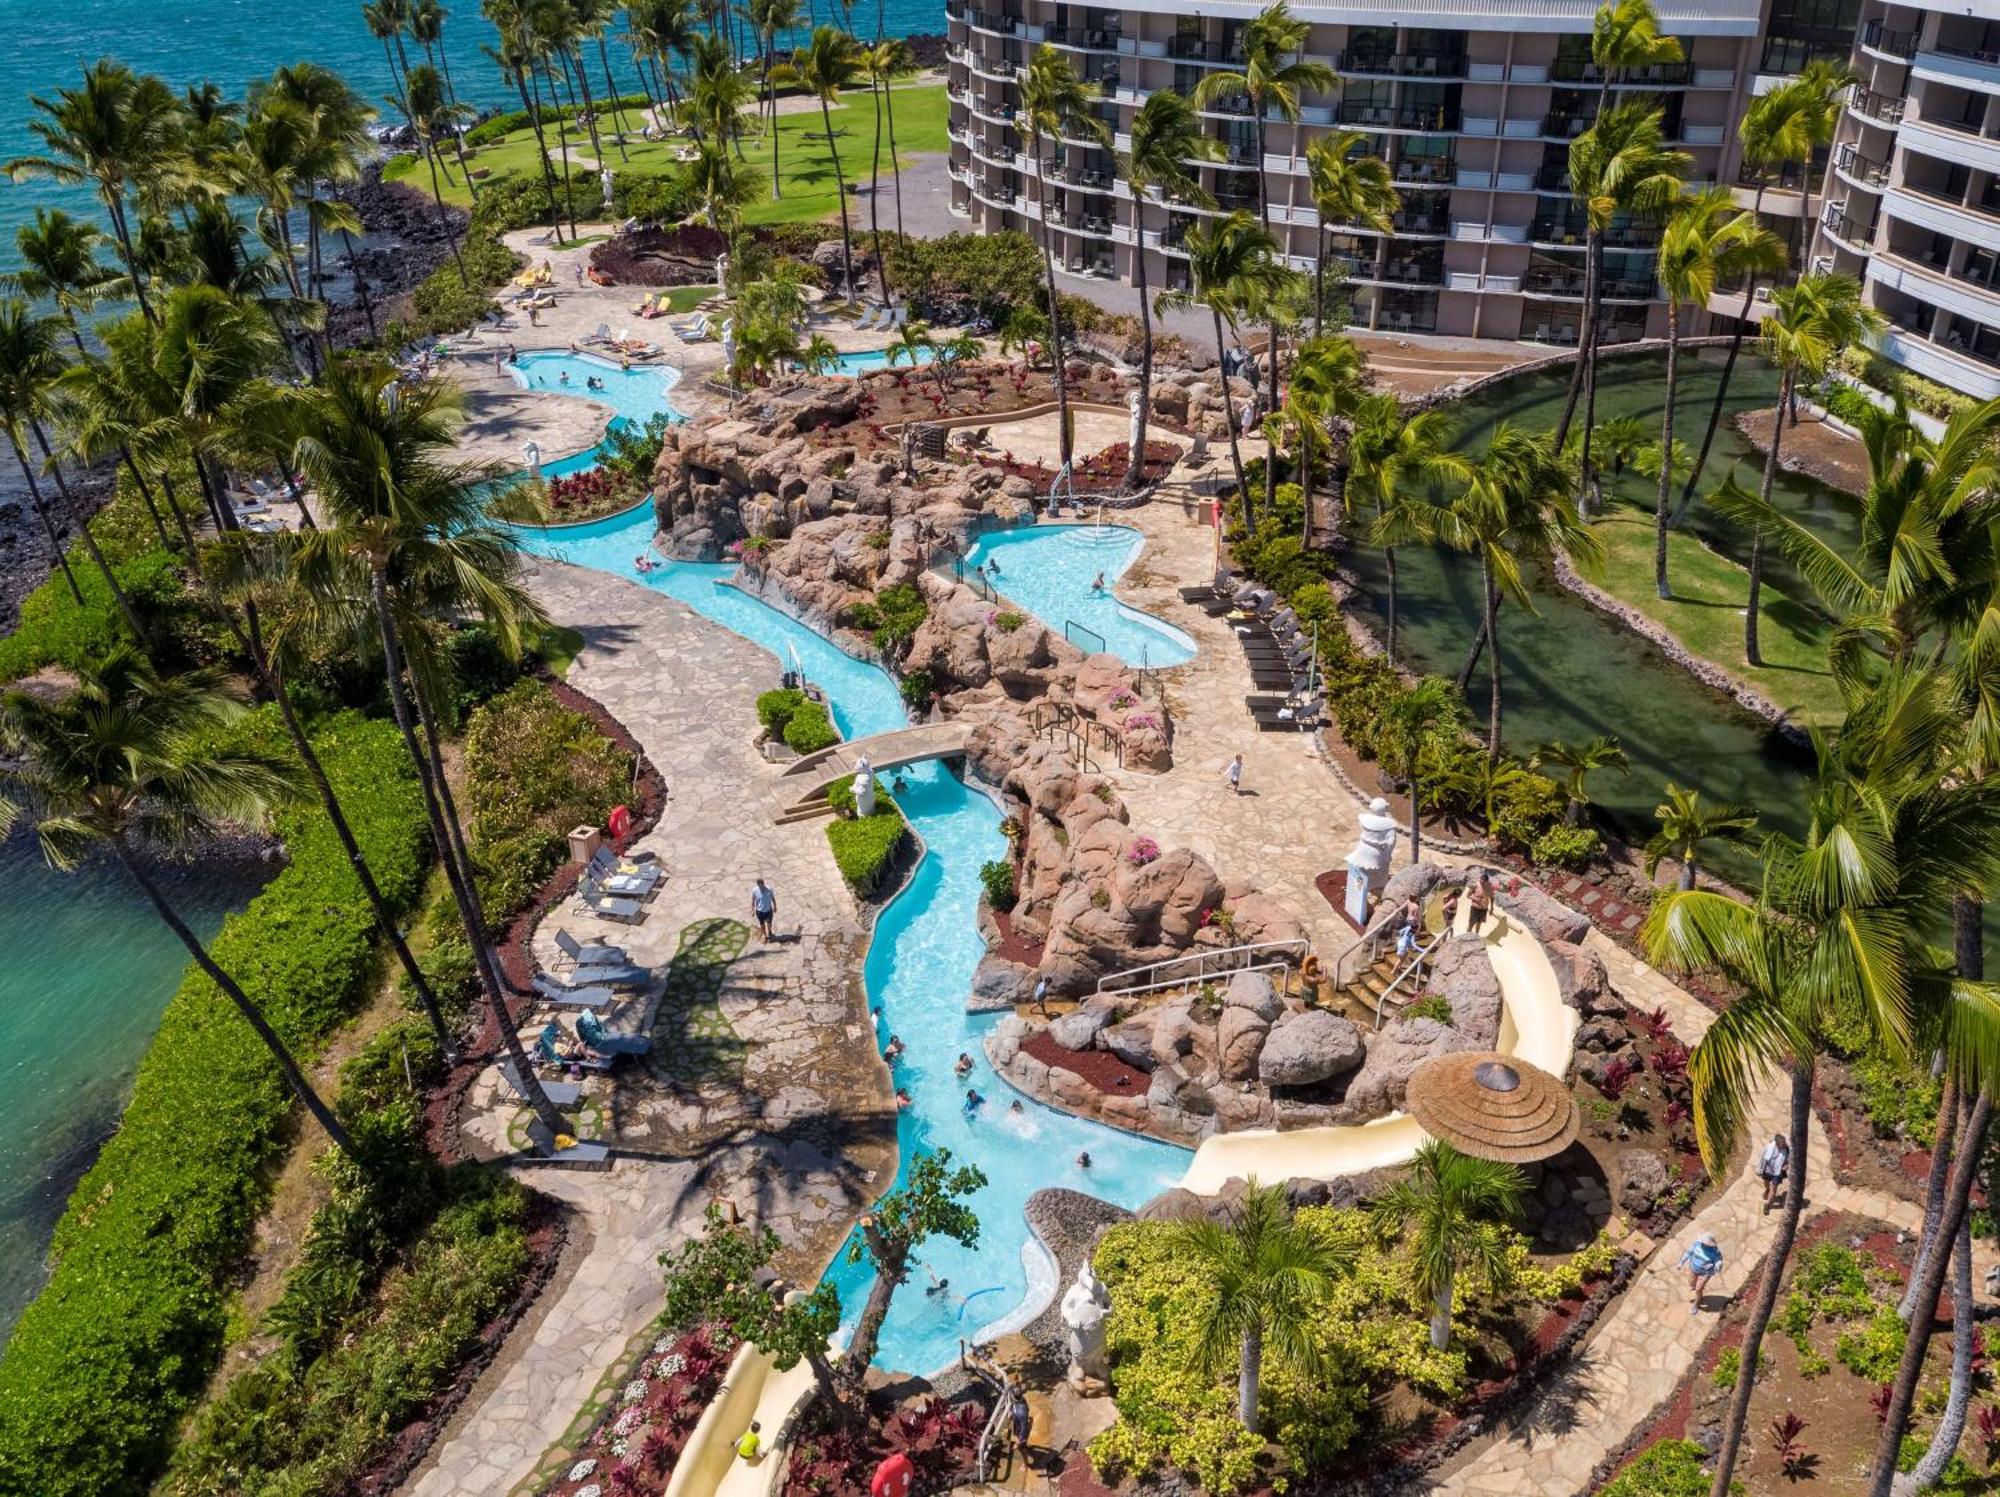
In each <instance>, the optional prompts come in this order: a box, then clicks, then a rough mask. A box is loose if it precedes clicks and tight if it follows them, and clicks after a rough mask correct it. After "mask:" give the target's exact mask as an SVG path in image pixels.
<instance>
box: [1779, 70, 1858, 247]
mask: <svg viewBox="0 0 2000 1497" xmlns="http://www.w3.org/2000/svg"><path fill="white" fill-rule="evenodd" d="M1860 81H1861V80H1860V79H1859V78H1857V77H1856V76H1855V75H1854V74H1853V73H1852V72H1851V71H1850V70H1849V69H1848V68H1847V66H1846V65H1845V64H1844V63H1838V62H1829V61H1828V60H1827V59H1825V58H1823V57H1816V58H1814V59H1813V60H1812V61H1811V62H1809V63H1807V64H1806V65H1805V66H1804V67H1803V68H1801V69H1800V70H1799V72H1798V76H1797V77H1795V78H1794V79H1792V84H1793V86H1794V87H1796V88H1797V89H1798V91H1799V93H1800V95H1801V97H1802V98H1803V100H1804V106H1803V108H1802V110H1801V119H1802V120H1803V122H1804V125H1805V133H1806V138H1807V139H1808V140H1810V141H1811V142H1812V147H1811V149H1810V150H1809V151H1808V152H1807V153H1806V161H1805V164H1806V171H1805V173H1804V175H1803V176H1801V177H1800V178H1799V196H1800V203H1799V210H1800V211H1799V225H1800V229H1799V232H1800V237H1801V239H1802V240H1804V239H1805V236H1807V235H1810V234H1811V233H1812V224H1813V214H1812V185H1813V172H1812V165H1813V159H1812V158H1813V156H1814V155H1816V154H1817V153H1818V152H1820V151H1823V150H1825V149H1826V148H1827V147H1828V146H1830V145H1832V144H1833V137H1834V135H1835V133H1836V132H1837V131H1838V130H1839V128H1840V111H1841V107H1842V106H1843V105H1844V104H1845V103H1846V101H1847V96H1848V91H1849V90H1850V89H1852V88H1853V87H1854V86H1855V84H1857V83H1859V82H1860ZM1801 248H1803V244H1802V245H1801Z"/></svg>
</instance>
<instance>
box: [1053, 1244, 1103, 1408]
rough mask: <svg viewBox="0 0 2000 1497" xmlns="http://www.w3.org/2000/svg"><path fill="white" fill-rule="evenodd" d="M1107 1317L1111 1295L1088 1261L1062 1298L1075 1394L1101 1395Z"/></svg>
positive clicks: (1070, 1372)
mask: <svg viewBox="0 0 2000 1497" xmlns="http://www.w3.org/2000/svg"><path fill="white" fill-rule="evenodd" d="M1110 1313H1111V1292H1110V1291H1109V1290H1108V1289H1106V1288H1105V1287H1104V1285H1103V1284H1102V1283H1101V1282H1100V1281H1099V1279H1098V1277H1097V1275H1096V1274H1094V1273H1092V1272H1091V1268H1090V1260H1089V1259H1088V1258H1086V1259H1084V1261H1083V1266H1082V1267H1080V1268H1078V1269H1077V1271H1076V1282H1075V1283H1073V1284H1071V1285H1070V1286H1069V1289H1068V1291H1067V1292H1066V1293H1064V1295H1063V1297H1062V1321H1063V1325H1064V1326H1065V1327H1066V1328H1067V1329H1068V1331H1069V1381H1070V1386H1071V1387H1073V1388H1075V1389H1076V1390H1077V1391H1078V1392H1079V1393H1101V1392H1102V1391H1104V1389H1105V1387H1106V1386H1107V1380H1108V1379H1109V1377H1110V1375H1111V1364H1110V1362H1109V1360H1108V1359H1107V1358H1106V1356H1105V1352H1104V1334H1105V1333H1104V1317H1105V1316H1107V1315H1109V1314H1110Z"/></svg>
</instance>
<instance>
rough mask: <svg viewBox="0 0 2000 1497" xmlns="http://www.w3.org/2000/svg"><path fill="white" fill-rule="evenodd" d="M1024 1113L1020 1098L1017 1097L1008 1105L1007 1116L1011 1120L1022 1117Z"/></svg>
mask: <svg viewBox="0 0 2000 1497" xmlns="http://www.w3.org/2000/svg"><path fill="white" fill-rule="evenodd" d="M1022 1111H1023V1109H1022V1107H1021V1099H1020V1098H1019V1097H1016V1098H1015V1099H1014V1100H1013V1101H1012V1102H1010V1103H1008V1104H1007V1116H1008V1117H1010V1118H1018V1117H1020V1116H1021V1114H1022Z"/></svg>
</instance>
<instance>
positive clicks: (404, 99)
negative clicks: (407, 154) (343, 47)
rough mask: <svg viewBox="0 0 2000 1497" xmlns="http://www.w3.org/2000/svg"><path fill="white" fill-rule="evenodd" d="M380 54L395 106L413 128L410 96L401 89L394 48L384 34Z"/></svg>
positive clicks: (413, 121) (400, 76)
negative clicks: (387, 73) (385, 66)
mask: <svg viewBox="0 0 2000 1497" xmlns="http://www.w3.org/2000/svg"><path fill="white" fill-rule="evenodd" d="M382 56H383V58H384V59H385V60H386V61H387V62H388V64H389V87H390V88H392V89H394V90H395V93H396V107H397V108H398V109H400V110H402V111H403V118H404V119H405V120H406V121H408V122H409V124H410V127H411V128H412V129H415V128H416V119H415V116H413V115H412V114H411V113H410V96H409V95H408V94H407V93H405V92H404V91H403V75H402V73H401V71H400V70H398V68H397V67H396V49H395V48H394V47H392V46H390V45H389V38H388V37H386V36H385V37H383V38H382Z"/></svg>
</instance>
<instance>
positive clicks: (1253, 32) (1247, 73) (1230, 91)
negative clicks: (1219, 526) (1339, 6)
mask: <svg viewBox="0 0 2000 1497" xmlns="http://www.w3.org/2000/svg"><path fill="white" fill-rule="evenodd" d="M1311 34H1312V27H1311V25H1310V24H1309V23H1308V22H1305V21H1302V20H1300V19H1299V18H1298V17H1296V16H1294V15H1293V14H1292V12H1291V8H1290V6H1288V5H1287V4H1286V3H1285V0H1276V3H1275V4H1272V5H1267V6H1266V7H1264V9H1262V10H1260V11H1258V12H1257V14H1256V15H1254V16H1252V17H1251V18H1250V19H1249V20H1248V21H1246V22H1245V23H1244V25H1243V32H1242V47H1243V70H1242V71H1241V72H1227V71H1216V72H1212V73H1210V74H1209V75H1208V76H1207V77H1206V78H1204V79H1202V80H1201V82H1200V84H1199V85H1197V86H1196V88H1195V91H1194V102H1195V104H1196V106H1197V107H1198V108H1202V109H1209V108H1212V107H1214V106H1215V105H1216V104H1218V103H1221V102H1222V101H1223V100H1226V99H1242V100H1243V101H1244V102H1245V103H1246V104H1247V105H1248V106H1249V113H1250V116H1251V119H1252V120H1253V121H1254V122H1255V124H1256V127H1257V218H1258V221H1259V222H1260V223H1262V224H1263V226H1264V232H1265V233H1266V234H1269V233H1270V232H1271V191H1270V182H1271V176H1272V174H1271V173H1270V172H1268V171H1267V170H1265V161H1264V158H1265V156H1266V154H1267V153H1268V149H1269V140H1268V131H1269V128H1270V118H1271V115H1272V114H1273V113H1274V112H1275V113H1276V114H1277V116H1278V117H1279V118H1280V119H1282V120H1284V121H1285V122H1286V123H1288V124H1289V125H1291V127H1292V146H1293V152H1292V153H1293V155H1294V156H1296V155H1297V154H1298V127H1299V109H1300V95H1301V94H1303V93H1304V92H1306V91H1307V90H1316V91H1318V92H1320V93H1328V92H1331V90H1332V89H1333V87H1334V85H1335V83H1336V81H1337V75H1336V74H1335V73H1334V71H1333V69H1332V67H1331V66H1329V65H1328V64H1326V63H1323V62H1315V61H1313V60H1312V59H1310V58H1308V57H1306V56H1304V55H1303V54H1304V52H1305V45H1306V39H1307V38H1308V37H1309V36H1311ZM1287 59H1289V60H1287ZM1274 242H1277V241H1276V239H1275V236H1274ZM1280 263H1283V259H1282V256H1281V260H1280ZM1266 310H1267V311H1268V312H1269V313H1270V314H1271V318H1270V354H1271V387H1270V392H1269V395H1270V401H1269V403H1270V404H1271V405H1272V406H1273V407H1275V406H1276V405H1277V403H1278V321H1279V319H1278V316H1277V311H1278V305H1277V303H1276V302H1275V301H1274V302H1273V303H1271V305H1270V306H1268V307H1267V308H1266ZM1277 484H1278V474H1277V469H1276V468H1275V467H1274V466H1273V465H1272V464H1270V463H1266V464H1265V465H1264V507H1265V508H1266V509H1269V508H1271V507H1272V505H1273V504H1275V503H1276V493H1277Z"/></svg>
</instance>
